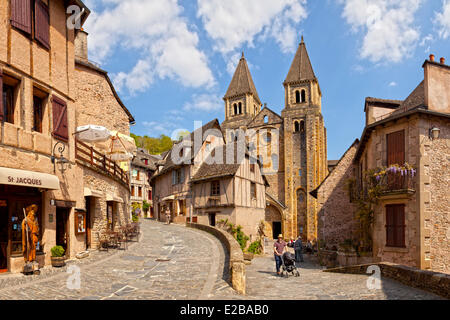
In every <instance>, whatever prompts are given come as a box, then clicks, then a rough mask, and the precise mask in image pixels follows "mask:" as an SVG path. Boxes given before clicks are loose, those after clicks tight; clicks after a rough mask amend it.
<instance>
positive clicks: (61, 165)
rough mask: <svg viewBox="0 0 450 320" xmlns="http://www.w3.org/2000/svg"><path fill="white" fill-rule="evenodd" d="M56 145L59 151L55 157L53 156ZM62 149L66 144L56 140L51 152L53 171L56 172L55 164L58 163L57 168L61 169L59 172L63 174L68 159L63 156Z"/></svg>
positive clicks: (64, 148)
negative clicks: (57, 156)
mask: <svg viewBox="0 0 450 320" xmlns="http://www.w3.org/2000/svg"><path fill="white" fill-rule="evenodd" d="M57 146H59V147H58V152H59V158H58V159H56V157H55V149H56V147H57ZM64 150H66V145H65V144H64V143H62V142H61V141H59V142H57V143H56V144H55V145H54V146H53V152H52V157H51V160H52V163H53V172H54V173H56V164H58V168H59V170H60V171H61V173H63V174H64V172H65V171H66V170H67V164H68V163H69V160H67V159H66V158H65V157H64V156H63V152H64Z"/></svg>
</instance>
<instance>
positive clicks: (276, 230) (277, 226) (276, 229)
mask: <svg viewBox="0 0 450 320" xmlns="http://www.w3.org/2000/svg"><path fill="white" fill-rule="evenodd" d="M272 233H273V234H272V236H273V238H274V239H278V235H279V234H281V222H279V221H274V222H272Z"/></svg>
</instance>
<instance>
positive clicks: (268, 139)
mask: <svg viewBox="0 0 450 320" xmlns="http://www.w3.org/2000/svg"><path fill="white" fill-rule="evenodd" d="M264 140H265V141H266V144H267V145H269V144H271V143H272V134H271V133H270V132H267V133H266V134H265V136H264Z"/></svg>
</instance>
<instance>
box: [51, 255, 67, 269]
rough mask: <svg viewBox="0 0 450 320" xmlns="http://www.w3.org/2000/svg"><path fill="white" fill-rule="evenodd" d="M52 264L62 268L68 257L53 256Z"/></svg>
mask: <svg viewBox="0 0 450 320" xmlns="http://www.w3.org/2000/svg"><path fill="white" fill-rule="evenodd" d="M51 259H52V266H53V267H55V268H61V267H64V266H65V265H66V257H51Z"/></svg>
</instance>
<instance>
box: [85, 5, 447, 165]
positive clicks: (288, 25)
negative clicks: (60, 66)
mask: <svg viewBox="0 0 450 320" xmlns="http://www.w3.org/2000/svg"><path fill="white" fill-rule="evenodd" d="M85 2H86V4H87V5H88V6H89V7H90V8H91V10H92V11H93V13H92V15H91V16H90V18H89V20H88V22H87V24H86V25H85V30H86V31H87V32H88V33H89V55H90V59H92V60H93V61H95V62H97V63H100V64H101V66H102V68H104V69H105V70H107V71H108V72H109V74H110V76H111V78H112V79H113V82H114V84H115V86H116V89H117V90H118V91H119V95H120V96H121V98H122V100H123V101H124V103H125V104H126V106H127V107H128V108H129V110H130V111H131V112H132V113H133V115H134V116H135V118H136V125H135V126H133V127H132V132H133V133H135V134H139V135H149V136H158V135H160V134H166V135H169V136H170V135H172V133H173V131H174V130H176V129H187V130H192V129H193V127H194V121H195V120H200V121H203V122H204V123H206V122H208V121H210V120H212V119H214V118H218V119H219V121H223V120H224V107H223V101H222V97H223V96H224V94H225V92H226V90H227V88H228V85H229V83H230V81H231V77H232V73H233V71H234V67H235V66H236V65H237V63H238V61H239V57H240V52H241V51H244V52H245V56H246V58H247V61H248V63H249V66H250V71H251V73H252V76H253V80H254V82H255V85H256V88H257V90H258V93H259V96H260V98H261V100H262V102H263V103H267V105H268V107H270V108H271V109H272V110H274V111H276V112H278V113H280V112H281V110H282V109H283V108H284V89H283V86H282V82H283V81H284V79H285V77H286V75H287V72H288V70H289V67H290V64H291V62H292V59H293V57H294V54H295V50H296V48H297V46H298V43H299V41H300V37H301V35H302V34H303V35H304V37H305V42H306V45H307V49H308V52H309V56H310V58H311V61H312V64H313V68H314V71H315V73H316V76H317V77H318V79H319V83H320V86H321V89H322V94H323V100H322V112H323V115H324V118H325V125H326V127H327V132H328V158H329V159H339V158H340V157H341V156H342V154H343V153H344V152H345V150H346V149H347V148H348V146H349V145H350V144H351V143H352V142H353V141H354V140H355V139H356V138H359V137H360V135H361V132H362V130H363V127H364V99H365V97H367V96H372V97H377V98H386V99H405V98H406V97H407V96H408V94H409V93H410V92H411V91H412V90H413V89H414V88H415V87H416V86H417V85H418V84H419V83H420V82H421V81H422V80H423V69H422V64H423V62H424V60H425V59H426V58H427V57H428V56H429V54H430V53H434V54H435V55H436V59H439V58H440V57H442V56H444V57H447V59H448V60H447V61H450V54H449V52H450V0H444V1H441V0H314V1H313V0H278V1H276V0H246V1H243V0H227V1H224V0H223V1H222V0H197V1H193V0H100V1H99V0H96V1H93V0H90V1H89V0H86V1H85Z"/></svg>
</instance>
